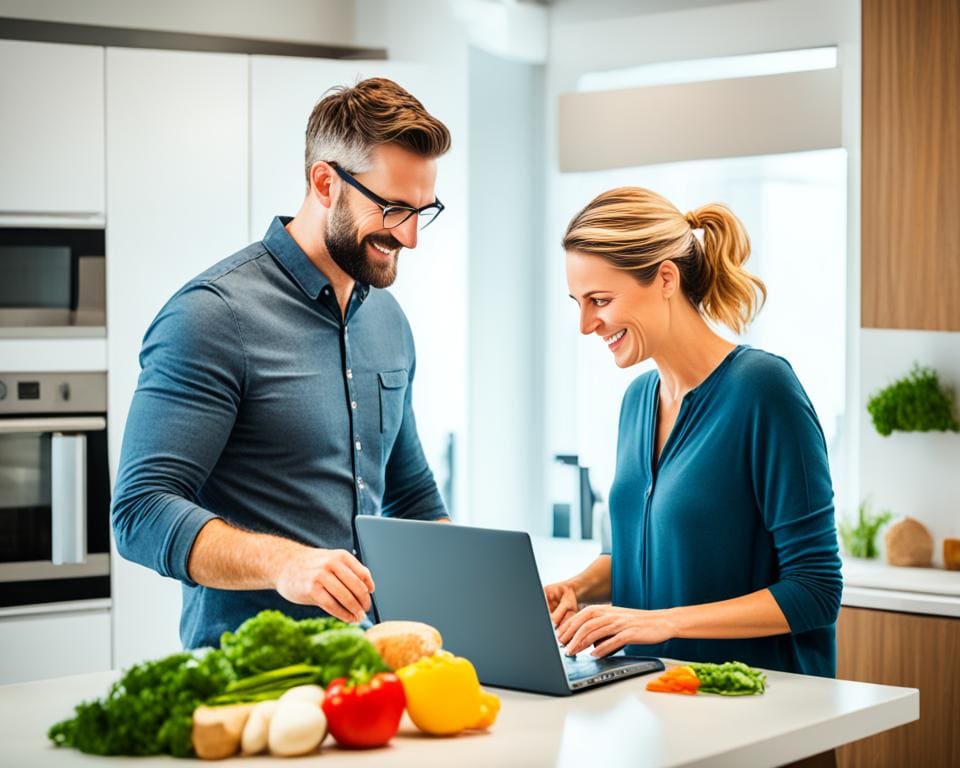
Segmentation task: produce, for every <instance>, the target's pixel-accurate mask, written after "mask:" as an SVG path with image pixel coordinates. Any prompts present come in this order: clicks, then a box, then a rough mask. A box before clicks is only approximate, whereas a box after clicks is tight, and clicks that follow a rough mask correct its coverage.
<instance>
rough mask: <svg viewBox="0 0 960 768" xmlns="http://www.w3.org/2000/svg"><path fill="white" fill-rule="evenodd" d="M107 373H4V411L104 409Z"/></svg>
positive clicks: (0, 401)
mask: <svg viewBox="0 0 960 768" xmlns="http://www.w3.org/2000/svg"><path fill="white" fill-rule="evenodd" d="M106 382H107V375H106V374H105V373H0V415H4V416H7V415H18V416H26V415H31V414H41V413H103V412H104V411H106V410H107V387H106Z"/></svg>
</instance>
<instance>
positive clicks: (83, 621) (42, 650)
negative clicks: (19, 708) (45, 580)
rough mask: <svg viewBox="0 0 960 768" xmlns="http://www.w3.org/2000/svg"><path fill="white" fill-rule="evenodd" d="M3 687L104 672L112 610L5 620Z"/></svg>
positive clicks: (0, 644) (0, 643) (0, 664)
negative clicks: (51, 678)
mask: <svg viewBox="0 0 960 768" xmlns="http://www.w3.org/2000/svg"><path fill="white" fill-rule="evenodd" d="M0 659H2V661H0V685H9V684H11V683H26V682H29V681H31V680H43V679H46V678H50V677H65V676H66V675H79V674H83V673H85V672H105V671H106V670H108V669H110V668H111V664H110V609H109V608H103V609H99V610H91V611H76V612H69V613H42V614H36V615H27V616H15V617H9V618H6V617H5V618H0Z"/></svg>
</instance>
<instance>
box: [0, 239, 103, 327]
mask: <svg viewBox="0 0 960 768" xmlns="http://www.w3.org/2000/svg"><path fill="white" fill-rule="evenodd" d="M104 246H105V242H104V230H103V229H58V228H46V229H41V228H23V227H0V335H2V336H26V337H32V336H65V337H69V336H103V335H105V332H106V331H105V325H106V266H105V265H106V259H105V257H104V252H105V247H104Z"/></svg>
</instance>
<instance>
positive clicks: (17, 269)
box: [0, 0, 960, 755]
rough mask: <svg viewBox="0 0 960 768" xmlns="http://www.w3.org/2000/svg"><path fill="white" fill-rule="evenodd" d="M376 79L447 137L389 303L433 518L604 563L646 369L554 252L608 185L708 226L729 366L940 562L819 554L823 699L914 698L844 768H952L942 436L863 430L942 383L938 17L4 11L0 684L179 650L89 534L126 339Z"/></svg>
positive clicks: (959, 231)
mask: <svg viewBox="0 0 960 768" xmlns="http://www.w3.org/2000/svg"><path fill="white" fill-rule="evenodd" d="M373 75H382V76H387V77H390V78H393V79H395V80H397V81H398V82H399V83H401V84H402V85H404V86H405V87H406V88H408V89H409V90H410V91H412V92H413V93H414V94H415V95H416V96H417V97H418V98H420V99H421V100H422V101H423V102H424V104H425V105H426V107H427V108H428V109H429V110H430V111H431V112H433V113H435V114H436V115H437V116H438V117H440V118H441V119H442V120H444V121H445V122H446V123H447V125H448V126H449V127H450V129H451V131H452V134H453V139H454V143H453V149H452V150H451V152H450V153H449V154H448V155H446V156H445V157H443V158H442V159H441V160H440V174H439V180H438V195H439V197H440V198H441V199H442V200H443V201H444V203H445V204H446V206H447V207H446V212H445V214H444V216H443V217H441V218H440V219H439V220H438V221H437V223H436V225H434V226H433V227H431V229H430V230H429V231H428V232H426V233H424V236H423V237H422V238H421V241H420V243H421V244H420V245H419V246H418V248H417V249H416V250H415V251H413V252H405V253H404V254H403V258H402V259H401V265H400V275H399V279H398V281H397V283H396V284H395V286H394V288H393V289H391V290H393V291H394V293H395V294H396V295H397V297H398V299H399V300H400V302H401V304H402V305H403V307H404V309H405V311H406V313H407V315H408V317H409V318H410V322H411V325H412V326H413V330H414V335H415V338H416V342H417V348H418V349H417V351H418V372H417V385H416V388H415V391H414V400H415V408H416V412H417V418H418V425H419V429H420V434H421V438H422V440H423V443H424V447H425V449H426V452H427V455H428V458H429V460H430V462H431V465H432V467H433V470H434V473H435V474H436V476H437V479H438V482H439V484H440V486H441V488H442V490H443V493H444V497H445V499H446V501H447V504H448V506H449V508H450V510H451V512H452V514H453V517H454V519H455V521H456V522H459V523H463V524H469V525H479V526H485V527H496V528H516V529H523V530H527V531H529V532H530V533H531V534H533V535H534V536H535V537H537V541H538V542H540V544H539V546H540V547H541V548H543V550H544V551H548V552H549V553H550V555H549V556H550V558H553V560H552V562H555V563H562V564H563V567H564V569H567V568H568V563H574V562H577V563H582V562H583V561H584V559H589V557H590V556H592V554H594V553H595V552H596V551H598V548H599V546H600V541H601V540H602V539H603V537H604V536H605V535H606V529H607V526H606V518H605V497H606V493H607V489H608V488H609V485H610V482H611V480H612V476H613V460H614V453H615V447H616V446H615V436H616V433H617V415H618V410H619V405H620V398H621V395H622V392H623V391H624V389H625V387H626V386H627V384H628V383H629V381H631V380H632V379H633V378H634V377H636V376H637V375H638V374H639V373H640V372H641V370H640V369H637V368H634V369H629V370H626V371H621V370H619V369H617V368H616V367H615V366H614V365H613V362H612V360H611V359H610V356H609V353H608V351H607V350H606V349H605V348H604V347H603V346H602V345H601V344H600V343H599V342H598V340H597V339H596V338H583V337H581V336H580V334H579V333H578V314H577V311H576V306H575V305H574V304H573V302H571V300H570V299H569V298H568V296H567V289H566V283H565V275H564V260H563V253H562V251H561V249H560V246H559V241H560V238H561V235H562V233H563V230H564V228H565V225H566V223H567V221H568V220H569V218H570V217H571V216H572V214H573V213H574V212H576V211H577V210H578V209H579V208H580V207H582V206H583V205H584V204H585V203H586V202H587V201H588V200H589V199H590V198H592V197H593V196H594V195H595V194H597V193H599V192H600V191H602V190H605V189H608V188H610V187H614V186H619V185H628V184H629V185H639V186H646V187H650V188H652V189H655V190H657V191H659V192H661V193H663V194H665V195H666V196H667V197H668V198H669V199H671V200H672V201H673V202H674V203H676V204H677V206H678V207H679V208H680V209H681V210H688V209H690V208H694V207H697V206H699V205H701V204H704V203H707V202H712V201H718V202H724V203H727V204H729V205H730V206H731V207H732V208H733V210H734V211H735V212H736V213H737V214H738V215H739V216H740V217H741V218H742V219H743V221H744V223H745V224H746V227H747V229H748V231H749V233H750V236H751V240H752V243H753V256H752V258H751V261H750V262H749V264H748V266H749V267H750V268H751V269H752V270H753V271H754V272H756V273H757V274H758V275H759V276H760V277H762V279H763V280H764V281H765V282H766V284H767V286H768V288H769V303H768V305H767V307H766V308H765V310H764V311H763V312H762V313H761V314H760V316H759V319H758V321H757V322H756V324H755V325H754V326H753V327H751V329H750V331H749V333H748V334H747V335H746V336H745V337H744V339H743V341H745V342H746V343H749V344H753V345H755V346H759V347H762V348H765V349H767V350H770V351H772V352H776V353H779V354H782V355H784V356H785V357H787V358H788V359H789V360H790V361H791V362H792V363H793V365H794V368H795V370H796V371H797V374H798V376H799V378H800V380H801V382H802V383H803V385H804V386H805V388H806V389H807V391H808V393H809V394H810V397H811V399H812V400H813V403H814V405H815V407H816V409H817V412H818V414H819V417H820V420H821V423H822V425H823V428H824V432H825V434H826V438H827V441H828V445H829V451H830V458H831V465H832V469H833V479H834V486H835V491H836V505H837V514H838V519H839V520H840V521H841V522H842V521H847V520H854V518H855V517H856V515H857V511H858V507H859V505H860V504H861V502H862V501H863V500H864V499H870V500H871V502H872V509H873V511H874V512H878V511H880V510H890V512H891V513H892V518H893V519H898V518H902V517H904V516H909V517H911V518H915V519H916V520H917V521H919V522H920V523H922V525H923V526H924V529H925V532H926V534H927V535H928V536H929V540H930V542H932V554H931V555H930V557H929V561H930V564H931V565H932V566H933V567H932V568H896V567H894V566H892V565H889V564H888V563H887V562H886V561H887V560H889V559H890V558H889V557H888V556H887V553H886V551H885V547H884V537H883V535H882V531H881V534H880V535H878V536H877V537H876V541H877V544H878V545H879V557H877V558H876V559H874V560H866V559H855V558H853V557H848V558H847V560H846V565H845V579H846V584H847V587H846V591H845V595H844V604H845V607H844V609H843V614H842V616H841V623H840V632H839V643H840V674H839V676H840V677H847V678H851V679H862V680H868V681H871V682H885V683H890V684H895V685H908V686H921V688H922V692H923V695H924V713H925V714H924V718H923V719H921V721H920V722H919V723H916V724H913V725H910V726H906V727H904V728H901V729H898V730H897V731H893V732H889V733H887V734H884V735H881V736H878V737H875V738H874V739H871V740H867V741H865V742H861V743H860V744H858V745H855V746H854V747H848V748H846V749H847V750H853V749H874V750H876V749H883V750H887V751H888V752H889V750H901V749H902V750H905V751H904V752H903V754H904V755H906V754H908V753H910V752H909V750H911V749H919V747H917V746H916V745H917V744H920V743H921V742H924V743H933V744H935V745H937V749H940V748H948V747H949V746H950V745H951V744H952V745H953V746H954V747H956V746H957V739H958V738H960V737H958V736H957V735H956V734H954V735H952V736H950V735H949V734H948V729H947V728H946V725H945V722H946V721H943V723H942V724H941V725H942V727H939V726H937V724H936V717H935V716H933V715H931V714H930V713H935V712H937V711H940V712H941V713H942V714H943V716H944V717H947V716H949V713H951V712H952V713H953V717H954V718H955V717H956V714H957V712H958V711H960V701H958V698H957V696H958V693H957V691H960V685H958V684H957V683H958V682H960V574H958V573H951V572H950V571H949V570H947V569H946V568H945V567H944V566H945V565H949V564H952V560H951V558H949V557H946V555H945V552H946V550H945V549H944V540H949V539H957V538H960V501H958V499H960V472H958V468H960V435H958V434H957V433H956V432H954V431H950V430H947V431H926V432H915V431H895V432H894V433H893V434H892V435H890V436H881V435H880V434H878V432H877V429H876V428H875V426H874V423H873V421H872V419H871V417H870V415H869V414H868V412H867V409H866V405H867V403H868V401H869V399H870V398H871V396H872V395H874V394H875V393H877V392H878V391H880V390H881V389H883V388H884V387H886V386H888V385H889V384H891V383H892V382H893V381H895V380H897V379H900V378H902V377H903V376H905V375H906V374H908V373H909V371H910V370H911V368H912V366H913V365H914V364H915V363H918V364H919V365H921V366H924V367H928V368H930V369H932V370H933V371H935V372H936V374H937V375H938V377H939V381H940V383H941V384H942V385H943V386H944V387H950V386H954V387H956V386H958V385H960V4H958V3H957V2H956V0H912V1H911V0H904V1H903V2H898V1H897V0H863V1H862V3H861V2H860V1H859V0H745V1H742V2H724V1H723V0H633V1H631V2H628V1H626V0H554V1H553V2H546V1H544V2H533V1H528V2H520V1H517V0H512V1H511V0H449V1H446V0H422V1H418V2H389V1H388V0H274V1H273V2H271V3H264V2H257V1H256V0H169V1H168V2H164V3H156V2H146V0H86V2H70V1H69V0H0V109H2V118H0V583H2V590H3V593H2V596H3V601H2V607H0V683H3V682H12V681H17V680H27V679H36V678H39V677H43V676H54V675H58V674H69V673H74V672H85V671H94V670H99V669H108V668H111V667H118V666H120V667H122V666H127V665H129V664H130V663H132V662H135V661H139V660H141V659H143V658H146V657H152V656H159V655H163V654H165V653H168V652H170V651H171V650H174V649H176V648H177V647H178V646H179V643H178V636H177V619H178V616H179V608H180V589H179V585H178V584H177V583H175V582H173V581H169V580H165V579H163V578H161V577H160V576H158V575H157V574H155V573H153V572H152V571H148V570H145V569H143V568H141V567H140V566H137V565H134V564H131V563H129V562H126V561H124V560H122V559H120V558H119V557H118V556H117V555H116V554H115V553H114V554H112V555H111V554H110V545H109V539H108V530H109V518H108V495H109V486H110V484H111V483H112V479H113V476H114V472H115V470H116V465H117V459H118V456H119V448H120V438H121V435H122V433H123V426H124V419H125V417H126V413H127V409H128V407H129V403H130V399H131V396H132V394H133V390H134V387H135V384H136V379H137V376H138V373H139V366H138V363H137V354H138V351H139V347H140V341H141V338H142V335H143V332H144V330H145V329H146V326H147V324H148V323H149V321H150V320H151V319H152V318H153V316H154V315H155V314H156V312H157V310H158V309H159V308H160V306H161V305H162V304H163V303H164V301H165V300H166V299H167V298H168V297H169V296H170V295H171V294H172V293H173V292H174V291H175V290H176V289H177V288H178V287H179V286H180V285H182V284H183V283H184V282H185V281H186V280H187V279H188V278H190V277H192V276H193V275H195V274H197V273H198V272H200V271H202V270H203V269H204V268H206V267H207V266H208V265H210V264H212V263H214V262H216V261H218V260H220V259H221V258H223V257H225V256H226V255H228V254H230V253H232V252H233V251H235V250H237V249H239V248H241V247H243V246H244V245H246V244H247V243H248V242H250V241H253V240H258V239H260V237H261V236H262V235H263V233H264V231H265V230H266V227H267V225H268V223H269V222H270V220H271V218H272V217H273V216H274V215H275V214H280V213H282V214H292V213H294V212H295V211H296V209H297V207H298V205H299V202H300V200H301V197H302V194H303V170H302V152H303V131H304V127H305V122H306V117H307V115H308V114H309V111H310V109H311V107H312V106H313V104H314V102H315V101H316V100H317V99H318V98H319V97H320V96H321V95H322V94H323V92H324V91H325V90H326V89H327V88H328V87H330V86H332V85H336V84H343V83H352V82H354V81H356V80H357V79H359V78H363V77H367V76H373ZM948 397H953V395H950V394H949V393H948ZM951 405H952V407H953V408H954V412H955V409H956V401H955V397H954V398H953V399H952V400H951ZM27 417H29V418H30V419H31V421H30V422H29V424H28V425H27V426H24V423H25V422H24V421H23V420H24V418H27ZM12 419H16V423H14V422H13V421H12ZM730 460H731V461H735V460H736V457H730ZM709 495H710V489H709V488H705V489H704V496H705V498H707V499H708V498H709ZM551 539H559V540H563V541H565V542H566V545H565V546H560V545H554V544H551V542H550V540H551ZM925 542H926V540H925V539H923V534H921V541H920V545H918V546H920V549H921V550H923V547H924V546H926V544H925ZM947 548H948V549H949V544H948V547H947ZM558 553H559V554H558ZM847 554H848V555H853V554H855V553H854V552H851V551H850V549H849V547H848V549H847ZM922 555H923V552H922V551H921V557H920V558H919V560H918V561H916V562H913V563H912V564H913V565H919V566H923V565H926V563H925V562H923V556H922ZM958 557H960V554H958ZM578 558H579V559H578ZM569 567H572V566H569ZM54 649H56V650H57V651H59V655H58V658H59V659H60V661H59V664H60V665H61V666H60V667H58V668H51V667H50V659H51V658H54V656H52V655H51V653H48V652H46V651H47V650H54ZM905 649H909V650H905ZM916 658H927V659H929V658H940V659H941V660H942V663H943V664H945V665H946V677H947V680H952V684H951V685H947V686H942V685H941V686H940V693H936V692H935V690H934V689H933V688H932V687H931V689H930V690H929V692H928V690H926V689H925V686H926V683H923V680H922V679H921V676H922V675H923V674H925V673H924V672H923V671H922V670H920V669H919V668H918V667H917V665H916V663H915V662H914V659H916ZM35 659H42V660H43V661H42V665H38V662H36V661H34V660H35ZM938 675H939V676H940V680H941V683H942V682H943V679H944V677H943V676H944V671H943V668H941V669H940V670H939V672H938ZM921 683H923V685H921ZM943 688H946V690H943ZM937 696H939V697H940V698H939V699H938V698H937ZM938 708H939V710H938ZM949 739H953V741H952V742H950V741H949ZM931 740H932V742H931ZM864 745H866V746H864ZM871 745H872V746H871ZM864 754H870V753H864ZM911 754H916V753H915V752H914V753H911ZM940 754H943V753H942V752H941V753H940Z"/></svg>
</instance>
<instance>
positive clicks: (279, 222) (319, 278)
mask: <svg viewBox="0 0 960 768" xmlns="http://www.w3.org/2000/svg"><path fill="white" fill-rule="evenodd" d="M291 221H293V217H292V216H274V218H273V221H272V222H270V227H269V228H268V229H267V234H265V235H264V236H263V246H264V247H265V248H266V249H267V250H268V251H269V252H270V253H271V254H272V255H273V257H274V258H275V259H276V260H277V261H278V262H279V263H280V266H282V267H283V268H284V270H286V272H287V273H288V274H289V275H290V277H292V278H293V281H294V282H295V283H296V284H297V285H299V286H300V290H302V291H303V292H304V293H305V294H307V296H309V297H310V298H311V299H313V300H314V301H316V300H317V298H318V297H319V296H320V292H321V291H322V290H323V289H324V288H325V287H326V286H328V285H330V281H329V280H328V279H327V276H326V275H325V274H323V272H321V271H320V270H319V269H318V268H317V266H316V265H315V264H314V263H313V262H312V261H310V258H309V257H308V256H307V254H305V253H304V252H303V249H302V248H301V247H300V246H299V245H297V241H296V240H294V239H293V238H292V237H291V236H290V233H289V232H287V229H286V226H287V224H289V223H290V222H291ZM354 291H355V292H356V294H357V295H358V296H359V298H360V301H363V300H364V299H366V298H367V294H368V293H369V292H370V286H369V285H366V284H364V283H361V282H357V284H356V287H355V288H354Z"/></svg>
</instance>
